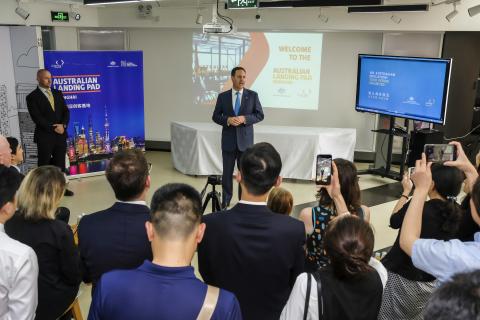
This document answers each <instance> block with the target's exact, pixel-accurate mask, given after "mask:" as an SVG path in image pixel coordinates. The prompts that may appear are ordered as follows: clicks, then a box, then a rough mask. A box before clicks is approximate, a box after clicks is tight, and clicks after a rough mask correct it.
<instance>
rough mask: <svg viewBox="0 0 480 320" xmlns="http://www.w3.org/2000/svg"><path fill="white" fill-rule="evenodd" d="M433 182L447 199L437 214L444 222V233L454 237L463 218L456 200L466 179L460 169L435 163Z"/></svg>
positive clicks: (436, 188) (433, 166)
mask: <svg viewBox="0 0 480 320" xmlns="http://www.w3.org/2000/svg"><path fill="white" fill-rule="evenodd" d="M432 180H433V182H434V184H435V185H434V188H435V190H436V191H437V192H438V194H439V195H440V196H442V198H444V199H445V201H444V202H443V205H442V206H441V208H440V211H439V212H437V214H439V215H440V216H442V218H443V220H444V222H443V224H442V231H443V232H446V233H449V234H451V235H453V234H455V233H456V232H457V229H458V226H459V224H460V220H461V217H462V209H461V207H460V206H459V205H458V203H457V202H456V199H457V195H458V194H459V193H460V190H461V189H462V183H463V180H465V177H464V175H463V173H462V171H460V170H459V169H458V168H455V167H447V166H444V165H442V164H439V163H434V164H433V165H432Z"/></svg>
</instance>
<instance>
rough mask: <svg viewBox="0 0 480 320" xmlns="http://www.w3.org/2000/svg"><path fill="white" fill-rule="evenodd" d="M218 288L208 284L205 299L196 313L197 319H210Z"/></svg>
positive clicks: (215, 303) (216, 299) (218, 292)
mask: <svg viewBox="0 0 480 320" xmlns="http://www.w3.org/2000/svg"><path fill="white" fill-rule="evenodd" d="M219 295H220V289H219V288H217V287H214V286H208V288H207V293H206V294H205V300H204V301H203V305H202V308H201V309H200V312H199V313H198V316H197V320H210V319H211V318H212V315H213V312H214V311H215V307H216V306H217V302H218V297H219Z"/></svg>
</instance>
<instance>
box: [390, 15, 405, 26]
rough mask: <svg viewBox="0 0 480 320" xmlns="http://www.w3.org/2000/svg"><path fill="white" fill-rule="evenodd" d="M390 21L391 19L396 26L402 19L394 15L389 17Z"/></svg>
mask: <svg viewBox="0 0 480 320" xmlns="http://www.w3.org/2000/svg"><path fill="white" fill-rule="evenodd" d="M390 19H391V20H392V21H393V22H395V23H396V24H399V23H400V22H402V18H400V17H399V16H396V15H394V14H393V15H392V16H391V17H390Z"/></svg>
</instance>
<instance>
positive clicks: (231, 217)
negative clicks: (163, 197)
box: [198, 143, 305, 320]
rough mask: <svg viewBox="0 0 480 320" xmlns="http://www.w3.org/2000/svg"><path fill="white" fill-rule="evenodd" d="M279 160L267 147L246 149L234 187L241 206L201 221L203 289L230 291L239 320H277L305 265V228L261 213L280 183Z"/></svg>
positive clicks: (268, 146) (283, 218)
mask: <svg viewBox="0 0 480 320" xmlns="http://www.w3.org/2000/svg"><path fill="white" fill-rule="evenodd" d="M281 168H282V161H281V159H280V155H279V154H278V152H277V151H276V150H275V149H274V148H273V146H272V145H270V144H268V143H258V144H255V145H254V146H252V147H251V148H249V149H247V150H246V151H245V152H244V153H243V155H242V157H241V159H240V172H239V173H238V174H237V181H238V182H239V183H240V185H241V187H242V197H241V201H240V202H239V203H238V204H237V205H236V206H234V207H233V208H232V209H231V210H228V211H226V212H218V213H212V214H209V215H206V216H205V217H204V222H205V223H206V225H207V229H206V233H205V237H204V240H203V241H202V243H201V244H200V246H199V251H198V263H199V268H200V274H201V275H202V277H203V279H204V280H205V282H206V283H208V284H211V285H215V286H219V287H222V288H225V289H226V290H230V291H232V292H233V293H234V294H235V295H236V296H237V298H238V300H239V302H240V306H241V309H242V314H243V317H244V318H245V319H252V320H258V319H262V320H268V319H275V320H277V319H278V318H279V317H280V314H281V312H282V308H283V306H284V305H285V303H286V302H287V300H288V296H289V294H290V291H291V289H292V287H293V284H294V283H295V279H296V278H297V276H298V275H299V274H300V273H302V272H303V267H304V260H305V250H304V244H305V227H304V225H303V223H302V222H301V221H299V220H296V219H294V218H291V217H289V216H286V215H280V214H275V213H273V212H272V211H270V209H268V208H267V204H266V201H267V196H268V192H269V191H270V189H271V188H272V187H273V186H278V185H280V183H281V177H279V174H280V170H281Z"/></svg>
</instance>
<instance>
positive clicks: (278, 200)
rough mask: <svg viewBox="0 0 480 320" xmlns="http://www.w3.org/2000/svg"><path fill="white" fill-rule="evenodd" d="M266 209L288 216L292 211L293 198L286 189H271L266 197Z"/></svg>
mask: <svg viewBox="0 0 480 320" xmlns="http://www.w3.org/2000/svg"><path fill="white" fill-rule="evenodd" d="M267 207H269V208H270V210H272V211H273V212H275V213H281V214H287V215H289V214H290V213H292V209H293V196H292V194H291V193H290V191H288V190H286V189H283V188H281V187H276V188H273V189H272V191H270V193H269V195H268V202H267Z"/></svg>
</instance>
